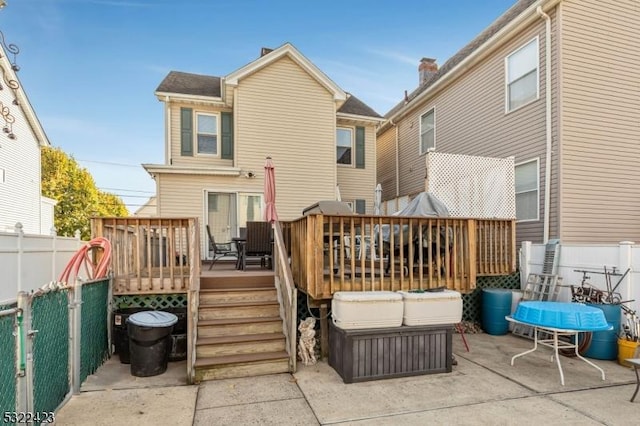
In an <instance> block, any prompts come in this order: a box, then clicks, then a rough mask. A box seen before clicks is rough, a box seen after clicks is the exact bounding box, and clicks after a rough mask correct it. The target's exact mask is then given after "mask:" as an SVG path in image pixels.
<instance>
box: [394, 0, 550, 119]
mask: <svg viewBox="0 0 640 426" xmlns="http://www.w3.org/2000/svg"><path fill="white" fill-rule="evenodd" d="M534 3H539V4H540V5H541V4H543V3H545V0H518V1H517V2H516V3H515V4H514V5H513V6H511V7H510V8H509V9H508V10H507V11H506V12H505V13H504V14H502V15H501V16H500V17H499V18H498V19H496V20H495V21H494V22H493V23H492V24H491V25H489V26H488V27H487V28H485V29H484V30H483V31H482V32H481V33H480V34H479V35H478V36H477V37H476V38H474V39H473V40H472V41H471V42H469V43H468V44H467V45H466V46H464V47H463V48H462V49H460V50H459V51H458V52H457V53H456V54H455V55H453V56H452V57H451V58H449V59H448V60H447V61H446V62H445V63H444V64H443V65H442V66H441V67H440V68H439V69H438V71H437V72H436V73H434V75H432V76H431V77H430V78H428V79H427V80H425V81H424V82H422V83H421V84H420V86H418V88H417V89H415V90H414V91H413V92H411V93H410V94H409V95H408V96H407V99H405V100H403V101H402V102H400V103H398V104H397V105H396V106H394V107H393V108H392V109H391V110H389V112H387V113H386V114H385V115H384V117H385V118H391V117H393V116H395V115H396V114H397V113H399V112H401V111H402V110H404V109H405V107H409V105H410V104H411V103H412V101H413V100H414V99H415V98H416V97H418V95H420V94H421V93H423V92H425V91H426V90H427V89H429V88H430V87H432V86H433V85H434V84H435V83H437V82H438V81H439V80H441V79H442V78H443V77H445V76H447V74H449V73H451V72H452V71H453V70H454V69H455V68H456V66H457V65H459V64H460V63H461V62H462V61H464V60H465V59H467V58H468V57H469V56H471V55H472V54H473V53H476V52H477V51H478V50H479V49H480V48H481V47H483V46H484V45H485V43H487V42H488V41H490V40H491V38H492V37H493V36H494V35H496V33H498V32H499V31H500V30H502V29H504V28H505V27H506V26H507V25H508V24H510V23H512V22H513V21H514V20H515V19H516V18H517V17H518V16H520V15H521V14H522V13H523V12H524V11H525V10H527V9H528V8H529V7H531V6H532V5H533V4H534Z"/></svg>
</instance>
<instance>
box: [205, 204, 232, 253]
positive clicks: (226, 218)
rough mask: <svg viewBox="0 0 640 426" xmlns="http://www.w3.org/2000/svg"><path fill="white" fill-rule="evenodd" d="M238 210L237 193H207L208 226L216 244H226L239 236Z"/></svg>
mask: <svg viewBox="0 0 640 426" xmlns="http://www.w3.org/2000/svg"><path fill="white" fill-rule="evenodd" d="M236 208H237V197H236V194H235V193H232V192H230V193H229V192H227V193H225V192H208V193H207V224H208V225H209V229H211V234H212V235H213V238H214V239H215V240H216V242H218V243H226V242H229V241H231V238H232V237H235V236H236V235H237V234H236V230H237V229H238V222H237V217H238V215H237V210H236ZM205 236H206V234H205Z"/></svg>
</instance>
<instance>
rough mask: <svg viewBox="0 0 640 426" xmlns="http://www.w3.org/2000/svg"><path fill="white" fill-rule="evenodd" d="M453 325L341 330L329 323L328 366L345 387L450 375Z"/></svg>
mask: <svg viewBox="0 0 640 426" xmlns="http://www.w3.org/2000/svg"><path fill="white" fill-rule="evenodd" d="M453 327H454V325H453V324H451V325H424V326H411V327H410V326H402V327H392V328H372V329H363V330H343V329H341V328H338V327H336V326H335V325H333V323H331V325H330V331H329V365H330V366H332V367H333V368H334V369H335V370H336V371H337V372H338V374H340V376H341V377H342V380H344V382H345V383H353V382H364V381H367V380H377V379H387V378H393V377H403V376H415V375H420V374H434V373H450V372H451V361H452V354H451V332H452V330H453Z"/></svg>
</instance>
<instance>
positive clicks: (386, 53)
mask: <svg viewBox="0 0 640 426" xmlns="http://www.w3.org/2000/svg"><path fill="white" fill-rule="evenodd" d="M365 51H366V52H367V53H371V54H374V55H378V56H382V57H384V58H387V59H391V60H393V61H396V62H400V63H403V64H408V65H413V66H418V63H419V62H420V57H419V56H418V55H415V56H412V55H408V54H405V53H402V52H399V51H396V50H387V49H373V48H366V49H365Z"/></svg>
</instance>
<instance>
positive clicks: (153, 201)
mask: <svg viewBox="0 0 640 426" xmlns="http://www.w3.org/2000/svg"><path fill="white" fill-rule="evenodd" d="M133 215H134V216H140V217H156V216H158V199H157V198H156V197H149V199H148V200H147V202H146V203H144V204H143V205H141V206H140V207H139V208H138V210H136V211H135V213H133Z"/></svg>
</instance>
